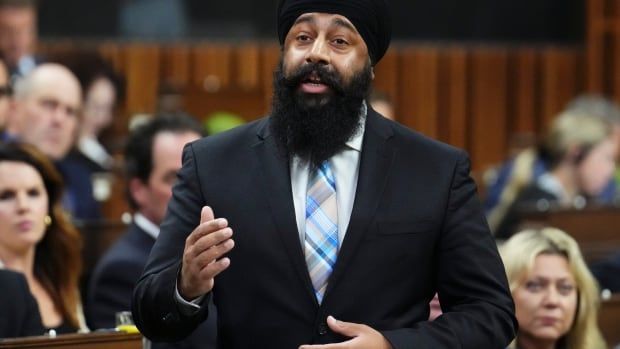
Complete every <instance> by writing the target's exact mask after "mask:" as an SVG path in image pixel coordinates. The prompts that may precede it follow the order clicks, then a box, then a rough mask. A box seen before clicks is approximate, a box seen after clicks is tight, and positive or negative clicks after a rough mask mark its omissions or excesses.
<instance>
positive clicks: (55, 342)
mask: <svg viewBox="0 0 620 349" xmlns="http://www.w3.org/2000/svg"><path fill="white" fill-rule="evenodd" d="M0 348H2V349H9V348H11V349H22V348H31V349H34V348H41V349H43V348H45V349H49V348H55V349H109V348H114V349H141V348H142V336H141V335H140V334H127V333H122V332H118V333H97V332H93V333H84V334H66V335H60V336H57V337H53V338H50V337H43V336H41V337H24V338H15V339H6V340H2V341H0Z"/></svg>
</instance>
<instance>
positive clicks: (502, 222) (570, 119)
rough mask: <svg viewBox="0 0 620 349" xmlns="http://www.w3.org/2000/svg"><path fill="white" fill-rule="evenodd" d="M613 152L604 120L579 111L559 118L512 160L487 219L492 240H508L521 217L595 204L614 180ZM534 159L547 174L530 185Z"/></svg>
mask: <svg viewBox="0 0 620 349" xmlns="http://www.w3.org/2000/svg"><path fill="white" fill-rule="evenodd" d="M616 150H617V149H616V144H615V140H614V135H613V132H612V127H611V126H610V124H609V123H608V122H606V121H605V120H603V119H601V118H599V117H593V116H590V115H586V114H583V113H581V112H578V111H570V110H569V111H565V112H564V113H562V114H560V115H559V116H558V117H557V118H556V119H555V120H554V122H553V124H552V126H551V130H550V132H549V133H548V134H547V136H546V138H545V139H544V141H543V142H542V144H541V145H540V146H539V147H538V148H537V149H536V150H528V151H524V152H523V153H521V154H520V155H519V156H517V158H516V159H515V161H514V163H515V166H514V170H513V174H512V176H511V178H510V180H509V182H508V184H507V185H506V188H505V190H504V193H503V194H502V196H501V198H500V203H499V204H498V205H497V207H495V209H494V210H493V211H492V212H490V213H489V215H488V220H489V225H490V227H491V229H492V231H493V232H494V234H495V236H496V237H497V238H499V239H506V238H508V237H510V235H511V234H513V233H514V232H515V231H516V230H517V229H518V227H519V224H520V223H521V219H522V213H523V211H526V210H531V209H533V208H534V207H538V208H539V209H546V208H549V206H551V205H557V206H560V207H573V206H577V207H579V206H583V205H585V202H586V201H587V200H590V199H591V198H595V197H596V196H597V195H599V194H600V193H601V192H602V191H603V189H604V188H605V186H606V185H607V183H609V181H610V180H611V179H612V177H613V173H614V170H615V156H616ZM537 159H540V160H542V162H543V163H544V166H545V169H546V170H545V172H544V173H543V174H541V175H540V176H538V177H537V178H534V179H533V178H532V176H533V172H534V168H535V166H536V161H537Z"/></svg>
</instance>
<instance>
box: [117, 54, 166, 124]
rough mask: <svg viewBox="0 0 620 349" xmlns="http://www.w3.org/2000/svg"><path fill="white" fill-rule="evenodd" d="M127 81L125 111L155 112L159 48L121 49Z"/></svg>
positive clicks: (158, 79)
mask: <svg viewBox="0 0 620 349" xmlns="http://www.w3.org/2000/svg"><path fill="white" fill-rule="evenodd" d="M123 50H124V53H125V54H124V56H125V65H124V66H125V69H124V73H125V78H126V81H127V95H126V109H125V110H126V111H127V113H129V115H131V114H134V113H152V112H154V111H155V101H156V98H157V87H158V86H159V81H160V78H159V72H160V48H159V47H158V46H155V45H128V46H126V47H124V48H123Z"/></svg>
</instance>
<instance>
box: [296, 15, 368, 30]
mask: <svg viewBox="0 0 620 349" xmlns="http://www.w3.org/2000/svg"><path fill="white" fill-rule="evenodd" d="M318 20H326V21H329V24H330V25H335V26H340V27H344V28H347V29H349V30H351V31H353V32H355V33H358V31H357V28H355V25H353V23H352V22H351V21H350V20H349V19H348V18H347V17H345V16H343V15H339V14H336V13H325V12H307V13H303V14H301V15H299V17H297V19H296V20H295V22H294V23H293V26H295V25H297V24H300V23H311V24H315V23H316V22H317V21H318Z"/></svg>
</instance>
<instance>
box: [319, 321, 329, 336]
mask: <svg viewBox="0 0 620 349" xmlns="http://www.w3.org/2000/svg"><path fill="white" fill-rule="evenodd" d="M318 332H319V334H320V335H321V336H322V335H324V334H327V325H326V324H324V323H321V324H319V328H318Z"/></svg>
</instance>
